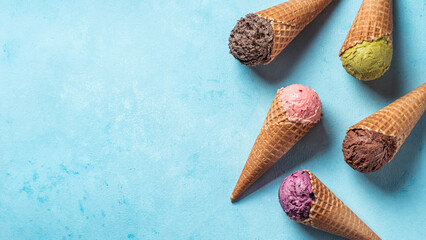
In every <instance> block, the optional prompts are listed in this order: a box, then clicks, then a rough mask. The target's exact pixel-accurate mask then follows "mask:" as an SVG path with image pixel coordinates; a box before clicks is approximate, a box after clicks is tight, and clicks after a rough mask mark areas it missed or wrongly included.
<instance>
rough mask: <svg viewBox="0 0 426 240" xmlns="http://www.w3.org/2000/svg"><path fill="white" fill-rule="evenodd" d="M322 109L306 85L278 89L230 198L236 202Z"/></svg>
mask: <svg viewBox="0 0 426 240" xmlns="http://www.w3.org/2000/svg"><path fill="white" fill-rule="evenodd" d="M321 109H322V107H321V101H320V99H319V97H318V95H317V93H316V92H315V91H314V90H312V89H310V88H309V87H306V86H303V85H300V84H294V85H290V86H288V87H286V88H281V89H279V90H278V91H277V93H276V94H275V98H274V100H273V102H272V105H271V107H270V108H269V112H268V115H267V116H266V119H265V121H264V122H263V126H262V128H261V129H260V133H259V135H258V136H257V138H256V141H255V143H254V145H253V148H252V149H251V152H250V155H249V157H248V159H247V162H246V164H245V166H244V168H243V171H242V172H241V175H240V177H239V179H238V181H237V184H236V185H235V188H234V191H233V192H232V195H231V201H233V202H234V201H236V200H237V198H238V197H239V196H240V195H241V194H242V193H243V192H244V191H246V190H247V188H248V187H249V186H251V185H252V184H253V183H254V182H255V181H256V180H257V179H259V178H260V177H261V176H262V175H263V174H264V173H265V172H266V171H267V170H268V169H269V168H270V167H271V166H272V165H273V164H274V163H275V162H277V161H278V160H279V159H280V158H281V157H282V156H283V155H284V154H286V153H287V152H288V151H289V150H290V149H291V148H292V147H293V146H294V145H295V144H296V143H297V142H298V141H299V140H300V139H301V138H302V137H303V136H305V135H306V134H307V133H308V132H309V131H310V130H311V129H312V128H313V127H314V126H315V125H316V124H317V123H318V122H319V121H320V119H321Z"/></svg>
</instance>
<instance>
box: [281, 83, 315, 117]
mask: <svg viewBox="0 0 426 240" xmlns="http://www.w3.org/2000/svg"><path fill="white" fill-rule="evenodd" d="M279 91H280V100H281V103H282V106H283V108H284V111H285V112H286V115H287V117H288V120H290V121H291V122H294V123H302V124H310V123H316V122H318V121H319V120H320V119H321V111H322V105H321V100H320V98H319V97H318V94H317V93H316V92H315V91H314V90H313V89H311V88H309V87H306V86H303V85H300V84H293V85H290V86H287V87H285V88H281V89H280V90H279Z"/></svg>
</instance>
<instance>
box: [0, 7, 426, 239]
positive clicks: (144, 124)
mask: <svg viewBox="0 0 426 240" xmlns="http://www.w3.org/2000/svg"><path fill="white" fill-rule="evenodd" d="M281 1H282V0H281ZM281 1H280V0H268V1H248V0H238V1H205V0H204V1H203V0H180V1H177V0H176V1H155V0H144V1H0V2H1V4H0V6H1V7H0V22H1V27H0V239H127V238H128V239H289V240H292V239H295V240H296V239H297V240H299V239H340V238H337V237H334V236H332V235H329V234H327V233H323V232H320V231H318V230H315V229H311V228H308V227H305V226H303V225H301V224H298V223H295V222H292V221H290V220H289V219H288V218H287V217H286V216H285V214H284V213H283V211H282V210H281V207H280V205H279V204H278V197H277V194H278V187H279V185H280V183H281V181H282V180H283V178H284V177H285V176H287V175H288V174H290V173H291V172H292V171H294V170H298V169H305V168H307V169H310V170H311V171H312V172H313V173H315V174H316V175H317V176H318V177H319V178H320V179H321V180H322V181H323V182H324V183H325V184H326V185H327V186H328V187H329V188H330V189H331V190H333V191H334V193H335V194H336V195H337V196H338V197H340V198H341V199H342V200H343V201H344V202H345V203H346V204H347V205H348V206H349V207H350V208H352V210H353V211H354V212H355V213H356V214H358V216H360V217H361V218H362V219H363V220H364V221H365V222H366V223H367V224H368V225H369V226H371V228H372V229H373V230H375V231H376V233H377V234H378V235H380V236H381V237H382V238H383V239H420V238H422V237H423V236H424V235H425V234H426V230H425V228H424V226H425V225H426V220H425V218H424V217H422V216H425V215H426V204H425V197H426V187H425V186H426V185H425V181H426V174H425V173H426V162H425V161H422V160H425V158H426V151H425V149H424V146H425V144H424V137H425V133H426V122H425V120H426V118H425V117H423V118H422V119H421V120H420V121H419V123H418V124H417V126H416V127H415V128H414V131H413V133H412V134H411V136H410V137H409V138H408V139H407V141H406V143H405V144H404V146H403V147H402V148H401V150H400V152H399V153H398V155H397V156H396V158H395V159H394V160H393V161H392V162H391V163H390V164H388V165H386V166H385V167H384V168H383V169H382V170H381V171H379V172H377V173H374V174H370V175H363V174H361V173H358V172H355V171H353V170H352V169H351V168H350V167H349V166H348V165H347V164H346V163H345V162H344V161H343V159H342V153H341V143H342V140H343V138H344V135H345V130H346V129H347V128H348V127H349V126H351V125H352V124H354V123H356V122H358V121H359V120H361V119H362V118H364V117H366V116H368V115H369V114H372V113H373V112H375V111H377V110H378V109H380V108H381V107H383V106H385V105H386V104H388V103H390V102H391V101H393V100H395V99H397V98H398V97H400V96H402V95H403V94H405V93H406V92H408V91H410V90H412V89H413V88H415V87H416V86H418V85H420V84H421V83H423V82H424V81H425V75H426V69H425V64H426V61H425V59H426V52H425V46H426V42H425V39H426V33H425V28H424V23H425V20H424V16H423V15H424V14H425V2H424V1H423V3H422V1H419V0H405V1H403V0H395V1H394V8H395V10H394V15H395V16H394V20H395V29H394V30H395V31H394V39H395V41H394V60H393V62H392V66H391V69H390V70H389V71H388V72H387V73H386V74H385V76H384V77H382V78H381V79H379V80H376V81H373V82H368V83H364V82H360V81H358V80H356V79H353V78H352V77H350V76H349V75H348V74H346V72H345V70H344V69H343V68H342V67H341V63H340V60H339V58H338V56H337V55H338V52H339V50H340V47H341V44H342V43H343V41H344V38H345V37H346V34H347V32H348V30H349V28H350V26H351V24H352V21H353V19H354V18H355V15H356V12H357V10H358V8H359V6H360V4H361V0H351V1H349V0H346V1H343V0H341V1H338V0H337V1H334V2H333V3H332V4H331V5H330V6H329V7H328V8H327V9H325V11H324V12H323V13H321V14H320V15H319V17H318V18H317V19H315V20H314V22H313V23H312V24H310V25H309V26H308V27H307V28H306V29H305V31H303V32H302V33H301V34H300V35H299V36H298V37H297V38H296V39H295V41H294V42H293V43H291V44H290V45H289V46H288V48H287V49H285V51H284V52H283V53H282V54H281V55H280V56H279V57H278V58H277V59H276V60H275V61H274V62H273V63H271V64H270V65H268V66H262V67H257V68H249V67H245V66H242V65H240V64H239V63H238V62H237V61H236V60H235V59H233V57H232V56H231V55H229V54H228V51H229V50H228V47H227V41H228V37H229V33H230V30H231V29H232V28H233V26H234V24H235V22H236V20H237V19H239V18H240V17H242V16H243V15H245V14H246V13H249V12H253V11H258V10H261V9H264V8H267V7H270V6H272V5H275V4H278V3H280V2H281ZM293 83H300V84H304V85H307V86H309V87H312V88H314V89H315V90H316V91H317V92H318V94H319V96H320V98H321V100H322V103H323V108H324V109H323V113H324V117H323V120H322V121H321V123H320V124H318V126H316V127H315V128H314V129H313V130H312V131H311V132H310V133H309V134H308V135H307V136H306V137H305V138H303V139H302V140H301V141H300V142H299V143H298V144H297V145H296V146H295V147H294V148H293V149H292V150H291V151H290V152H289V153H288V154H287V155H286V156H285V157H283V159H281V160H280V161H279V162H278V163H277V164H276V165H275V166H274V167H273V168H272V169H271V170H270V171H268V172H267V174H266V175H265V176H264V177H262V178H261V179H260V180H259V181H258V182H257V183H256V185H255V186H254V187H253V188H251V189H250V192H252V194H250V195H248V196H247V197H245V198H244V199H242V200H241V201H239V202H237V203H235V204H231V203H230V201H229V196H230V194H231V192H232V189H233V187H234V185H235V183H236V181H237V178H238V176H239V174H240V171H241V169H242V167H243V165H244V163H245V161H246V158H247V156H248V154H249V152H250V149H251V147H252V144H253V142H254V140H255V138H256V136H257V134H258V132H259V129H260V127H261V125H262V122H263V120H264V117H265V116H266V113H267V111H268V108H269V106H270V104H271V102H272V99H273V97H274V94H275V92H276V90H277V89H278V88H280V87H281V86H286V85H289V84H293Z"/></svg>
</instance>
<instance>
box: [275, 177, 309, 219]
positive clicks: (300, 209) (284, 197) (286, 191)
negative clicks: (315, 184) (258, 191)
mask: <svg viewBox="0 0 426 240" xmlns="http://www.w3.org/2000/svg"><path fill="white" fill-rule="evenodd" d="M278 198H279V201H280V204H281V207H282V208H283V210H284V212H285V213H286V214H287V216H288V217H289V218H291V219H293V220H305V219H307V218H309V212H310V211H311V207H312V200H314V199H315V194H314V193H313V191H312V183H311V177H310V176H309V173H308V172H305V171H300V170H299V171H296V172H294V173H292V174H291V175H290V176H288V177H286V178H285V179H284V181H283V183H282V184H281V187H280V190H279V191H278Z"/></svg>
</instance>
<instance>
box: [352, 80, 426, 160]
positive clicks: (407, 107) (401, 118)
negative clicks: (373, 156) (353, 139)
mask: <svg viewBox="0 0 426 240" xmlns="http://www.w3.org/2000/svg"><path fill="white" fill-rule="evenodd" d="M425 110H426V83H423V84H422V85H421V86H419V87H418V88H416V89H414V90H412V91H411V92H409V93H407V94H406V95H404V96H402V97H401V98H399V99H397V100H396V101H394V102H393V103H391V104H389V105H387V106H386V107H384V108H382V109H380V110H379V111H377V112H376V113H374V114H372V115H370V116H369V117H367V118H365V119H363V120H362V121H360V122H359V123H357V124H355V125H353V126H352V127H350V128H349V129H348V130H347V132H348V131H350V130H356V129H364V130H370V131H375V132H378V133H381V134H384V135H387V136H391V137H394V138H395V139H396V144H397V148H396V151H395V153H394V154H393V156H392V157H391V158H390V159H389V162H390V161H391V160H392V159H393V158H394V156H395V155H396V153H397V152H398V150H399V148H400V147H401V146H402V144H403V143H404V141H405V139H406V138H407V137H408V135H410V133H411V131H412V130H413V128H414V126H415V125H416V124H417V122H418V121H419V119H420V117H421V116H422V115H423V113H424V111H425Z"/></svg>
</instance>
